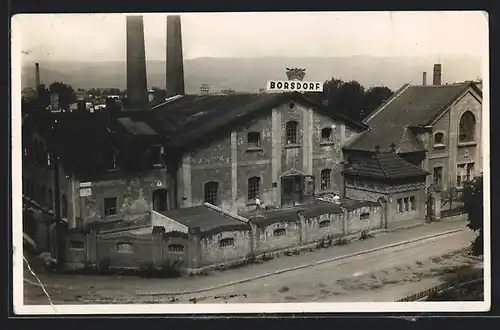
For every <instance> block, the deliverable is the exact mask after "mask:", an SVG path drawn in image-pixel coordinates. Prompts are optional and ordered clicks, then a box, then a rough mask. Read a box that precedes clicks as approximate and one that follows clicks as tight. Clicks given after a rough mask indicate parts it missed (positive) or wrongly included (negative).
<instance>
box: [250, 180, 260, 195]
mask: <svg viewBox="0 0 500 330" xmlns="http://www.w3.org/2000/svg"><path fill="white" fill-rule="evenodd" d="M259 193H260V178H259V177H257V176H254V177H251V178H250V179H248V199H249V200H252V199H255V198H257V197H258V196H259Z"/></svg>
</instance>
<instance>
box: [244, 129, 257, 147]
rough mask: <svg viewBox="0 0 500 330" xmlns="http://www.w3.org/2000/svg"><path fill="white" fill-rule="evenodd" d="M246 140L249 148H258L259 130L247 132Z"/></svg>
mask: <svg viewBox="0 0 500 330" xmlns="http://www.w3.org/2000/svg"><path fill="white" fill-rule="evenodd" d="M247 141H248V147H249V148H260V133H259V132H250V133H248V134H247Z"/></svg>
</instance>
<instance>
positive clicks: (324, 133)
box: [321, 127, 332, 142]
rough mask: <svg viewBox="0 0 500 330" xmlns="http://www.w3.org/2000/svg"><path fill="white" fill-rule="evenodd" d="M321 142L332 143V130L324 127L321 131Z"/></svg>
mask: <svg viewBox="0 0 500 330" xmlns="http://www.w3.org/2000/svg"><path fill="white" fill-rule="evenodd" d="M321 142H332V128H331V127H325V128H323V129H322V130H321Z"/></svg>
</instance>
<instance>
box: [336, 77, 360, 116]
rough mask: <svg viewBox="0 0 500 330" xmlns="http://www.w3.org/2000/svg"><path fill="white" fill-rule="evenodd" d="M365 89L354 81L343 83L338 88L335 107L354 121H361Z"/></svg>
mask: <svg viewBox="0 0 500 330" xmlns="http://www.w3.org/2000/svg"><path fill="white" fill-rule="evenodd" d="M364 98H365V88H364V87H363V86H361V84H360V83H359V82H357V81H355V80H352V81H349V82H346V83H343V84H342V85H341V86H340V88H339V95H338V100H337V107H338V108H339V109H342V111H344V112H345V113H347V114H349V115H350V116H351V117H352V118H354V119H358V120H359V119H361V111H362V109H363V106H364Z"/></svg>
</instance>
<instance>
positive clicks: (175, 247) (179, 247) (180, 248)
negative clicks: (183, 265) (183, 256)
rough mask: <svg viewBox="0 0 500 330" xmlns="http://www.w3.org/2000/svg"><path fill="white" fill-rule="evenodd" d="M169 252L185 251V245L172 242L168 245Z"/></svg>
mask: <svg viewBox="0 0 500 330" xmlns="http://www.w3.org/2000/svg"><path fill="white" fill-rule="evenodd" d="M168 252H184V246H183V245H180V244H171V245H169V246H168Z"/></svg>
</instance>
